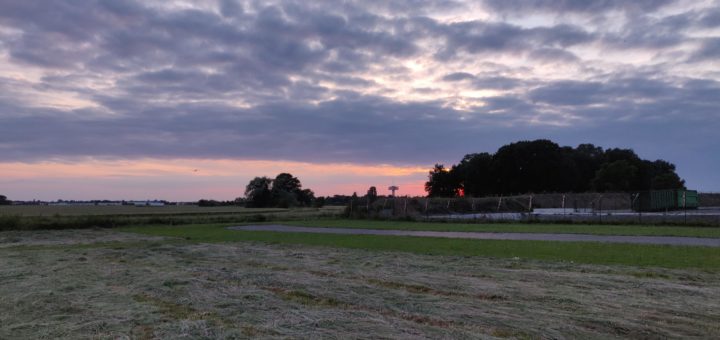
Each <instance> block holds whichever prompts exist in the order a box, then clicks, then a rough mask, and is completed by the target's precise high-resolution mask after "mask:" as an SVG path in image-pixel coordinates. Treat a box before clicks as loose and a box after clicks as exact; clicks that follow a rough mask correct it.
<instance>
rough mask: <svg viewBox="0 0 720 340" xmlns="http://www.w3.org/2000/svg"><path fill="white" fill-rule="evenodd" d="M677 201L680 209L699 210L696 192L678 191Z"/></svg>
mask: <svg viewBox="0 0 720 340" xmlns="http://www.w3.org/2000/svg"><path fill="white" fill-rule="evenodd" d="M677 200H678V201H677V207H678V209H683V208H685V209H697V207H698V206H699V205H700V204H699V201H698V193H697V191H696V190H678V191H677Z"/></svg>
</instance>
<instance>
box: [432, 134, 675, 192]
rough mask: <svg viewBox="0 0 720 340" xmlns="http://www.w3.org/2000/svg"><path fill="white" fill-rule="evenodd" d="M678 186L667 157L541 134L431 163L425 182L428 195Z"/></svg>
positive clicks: (582, 190)
mask: <svg viewBox="0 0 720 340" xmlns="http://www.w3.org/2000/svg"><path fill="white" fill-rule="evenodd" d="M682 188H685V181H684V180H682V179H681V178H680V177H679V176H678V175H677V173H676V172H675V165H673V164H671V163H669V162H666V161H663V160H656V161H649V160H644V159H641V158H640V157H638V155H637V154H635V152H634V151H633V150H631V149H617V148H615V149H607V150H604V149H603V148H601V147H598V146H595V145H593V144H580V145H578V146H577V147H576V148H572V147H569V146H564V147H561V146H559V145H558V144H556V143H553V142H552V141H549V140H545V139H539V140H534V141H520V142H516V143H511V144H508V145H505V146H503V147H501V148H500V149H498V150H497V152H495V154H490V153H485V152H483V153H474V154H469V155H465V157H463V159H462V160H461V161H460V163H458V164H456V165H453V166H452V167H451V168H449V169H448V168H446V167H445V166H444V165H442V164H436V165H435V167H434V168H433V169H432V170H431V171H430V173H429V175H428V181H427V182H426V183H425V191H427V193H428V196H429V197H454V196H461V195H465V196H472V197H482V196H488V195H502V194H505V195H508V194H523V193H541V192H587V191H597V192H628V191H639V190H660V189H682Z"/></svg>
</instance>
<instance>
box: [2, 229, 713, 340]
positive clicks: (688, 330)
mask: <svg viewBox="0 0 720 340" xmlns="http://www.w3.org/2000/svg"><path fill="white" fill-rule="evenodd" d="M46 233H47V232H42V231H39V232H13V233H12V234H10V233H7V232H5V233H0V338H2V339H5V338H10V339H14V338H43V337H44V338H140V339H150V338H180V337H193V338H238V337H239V338H246V337H271V338H277V337H279V338H283V337H290V338H298V337H301V338H383V337H385V338H599V337H600V338H666V337H669V338H687V337H700V338H708V337H712V336H714V335H717V334H720V303H719V302H718V301H720V276H719V275H718V273H717V272H703V271H692V270H669V269H648V268H642V269H640V268H635V267H620V266H590V265H585V266H576V265H572V264H568V263H557V264H555V263H543V262H535V261H525V260H521V259H507V260H496V259H487V258H481V257H452V256H427V255H415V254H408V253H395V252H370V251H363V250H350V249H330V248H316V247H309V246H300V245H266V244H259V243H248V242H238V243H225V244H191V243H184V242H181V241H178V240H164V241H163V240H158V239H157V238H145V237H142V236H137V235H131V234H121V233H116V232H114V231H108V230H102V231H94V230H84V231H82V232H81V231H76V230H67V231H56V232H53V234H51V235H48V234H46ZM76 238H81V239H82V240H83V244H77V243H78V242H75V241H74V240H75V239H76ZM48 239H52V240H53V242H52V243H48V242H47V241H48ZM108 240H114V241H115V242H116V243H114V244H112V245H108V244H106V243H105V242H107V241H108ZM93 242H102V243H95V244H93ZM62 244H67V245H62Z"/></svg>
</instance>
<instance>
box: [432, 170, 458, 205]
mask: <svg viewBox="0 0 720 340" xmlns="http://www.w3.org/2000/svg"><path fill="white" fill-rule="evenodd" d="M425 191H427V193H428V197H455V196H457V195H458V194H459V192H460V183H459V181H458V180H457V179H456V178H455V177H454V176H453V174H452V173H450V171H448V169H446V168H445V166H444V165H442V164H435V167H434V168H433V169H432V170H430V172H429V173H428V181H427V182H425Z"/></svg>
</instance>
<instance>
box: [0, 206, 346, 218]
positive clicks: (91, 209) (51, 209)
mask: <svg viewBox="0 0 720 340" xmlns="http://www.w3.org/2000/svg"><path fill="white" fill-rule="evenodd" d="M330 209H332V207H330ZM305 210H314V209H305ZM288 211H290V209H279V208H245V207H242V206H222V207H199V206H197V205H166V206H162V207H136V206H131V205H120V206H99V205H7V206H0V215H13V216H135V215H214V214H268V213H283V212H288ZM293 211H303V209H293Z"/></svg>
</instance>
